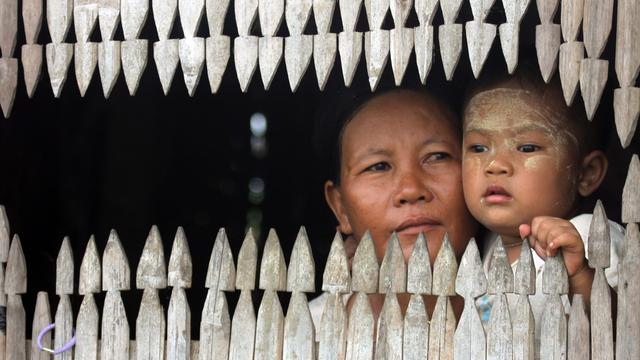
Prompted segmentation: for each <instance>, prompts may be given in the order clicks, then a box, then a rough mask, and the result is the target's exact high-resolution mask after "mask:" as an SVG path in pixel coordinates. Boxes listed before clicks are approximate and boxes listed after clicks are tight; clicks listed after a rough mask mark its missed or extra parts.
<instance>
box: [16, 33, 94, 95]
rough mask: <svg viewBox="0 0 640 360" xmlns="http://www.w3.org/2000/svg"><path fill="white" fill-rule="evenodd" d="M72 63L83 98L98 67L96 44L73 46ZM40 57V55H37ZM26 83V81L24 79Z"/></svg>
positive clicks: (80, 43)
mask: <svg viewBox="0 0 640 360" xmlns="http://www.w3.org/2000/svg"><path fill="white" fill-rule="evenodd" d="M73 54H74V56H73V63H74V71H75V74H76V83H77V84H78V90H79V92H80V96H81V97H84V95H85V93H86V92H87V88H89V84H90V83H91V79H92V78H93V74H94V73H95V70H96V66H97V65H98V43H94V42H88V43H83V42H77V43H75V44H73ZM39 56H40V57H41V56H42V54H39ZM25 81H26V79H25Z"/></svg>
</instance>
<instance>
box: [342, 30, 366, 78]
mask: <svg viewBox="0 0 640 360" xmlns="http://www.w3.org/2000/svg"><path fill="white" fill-rule="evenodd" d="M338 51H339V52H340V65H341V67H342V78H343V80H344V85H345V86H346V87H349V86H351V81H353V76H354V75H355V73H356V69H357V68H358V63H359V62H360V56H361V55H362V33H360V32H341V33H339V34H338Z"/></svg>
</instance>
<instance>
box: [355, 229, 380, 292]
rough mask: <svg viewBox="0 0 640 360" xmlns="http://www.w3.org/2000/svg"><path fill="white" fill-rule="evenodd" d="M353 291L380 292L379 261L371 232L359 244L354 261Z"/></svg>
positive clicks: (366, 233)
mask: <svg viewBox="0 0 640 360" xmlns="http://www.w3.org/2000/svg"><path fill="white" fill-rule="evenodd" d="M351 268H352V276H353V280H352V282H353V284H352V287H353V291H362V292H365V293H375V292H377V290H378V272H379V267H378V259H377V257H376V250H375V247H374V246H373V239H372V238H371V233H370V232H369V231H367V232H365V234H364V236H363V237H362V239H361V240H360V242H359V243H358V247H357V248H356V253H355V254H354V256H353V261H352V265H351Z"/></svg>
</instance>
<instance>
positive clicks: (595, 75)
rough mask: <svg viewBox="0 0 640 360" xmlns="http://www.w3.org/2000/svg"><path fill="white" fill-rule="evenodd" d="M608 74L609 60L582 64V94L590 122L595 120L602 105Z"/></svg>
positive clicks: (594, 60) (592, 60)
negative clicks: (601, 99)
mask: <svg viewBox="0 0 640 360" xmlns="http://www.w3.org/2000/svg"><path fill="white" fill-rule="evenodd" d="M608 74H609V62H608V61H607V60H600V59H591V58H590V59H583V60H582V61H581V62H580V92H581V93H582V99H583V100H584V107H585V110H586V112H587V118H588V119H589V120H593V117H594V115H595V112H596V109H597V108H598V105H599V104H600V98H601V97H602V93H603V92H604V88H605V86H606V84H607V76H608Z"/></svg>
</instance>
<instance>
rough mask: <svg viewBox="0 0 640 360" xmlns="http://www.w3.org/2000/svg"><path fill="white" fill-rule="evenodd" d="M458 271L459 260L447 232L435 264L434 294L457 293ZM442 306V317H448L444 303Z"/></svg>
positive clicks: (447, 294)
mask: <svg viewBox="0 0 640 360" xmlns="http://www.w3.org/2000/svg"><path fill="white" fill-rule="evenodd" d="M457 272H458V262H457V261H456V256H455V254H454V252H453V248H452V247H451V243H450V242H449V236H448V235H446V234H445V236H444V240H443V241H442V245H441V246H440V251H439V252H438V256H437V257H436V261H435V263H434V264H433V284H432V294H434V295H438V296H454V295H455V294H456V292H455V281H456V273H457ZM438 301H440V300H438ZM443 301H444V300H443ZM440 306H441V307H442V309H441V316H443V318H442V319H446V311H447V310H446V306H445V305H442V304H441V305H440ZM449 306H450V305H449ZM434 316H435V315H434Z"/></svg>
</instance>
